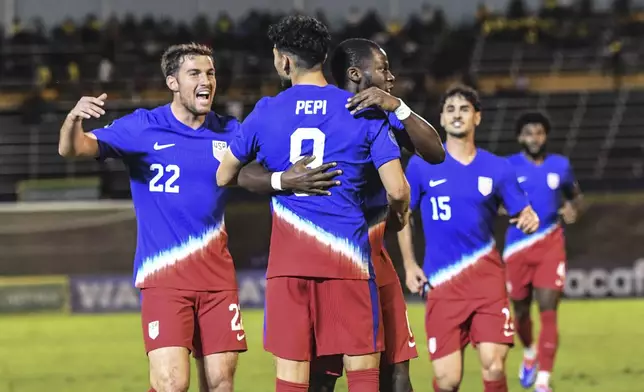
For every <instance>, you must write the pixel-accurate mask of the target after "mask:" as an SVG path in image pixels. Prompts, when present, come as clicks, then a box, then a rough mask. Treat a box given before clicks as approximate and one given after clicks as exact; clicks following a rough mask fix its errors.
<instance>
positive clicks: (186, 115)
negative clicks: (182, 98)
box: [170, 101, 206, 129]
mask: <svg viewBox="0 0 644 392" xmlns="http://www.w3.org/2000/svg"><path fill="white" fill-rule="evenodd" d="M170 111H171V112H172V115H173V116H174V118H176V119H177V121H179V122H180V123H182V124H183V125H185V126H188V127H190V128H192V129H197V128H199V127H201V126H202V125H203V123H204V121H206V115H201V116H195V115H194V114H193V113H191V112H190V111H188V110H187V109H186V108H185V107H184V106H183V105H182V104H181V103H179V102H177V101H172V103H171V104H170Z"/></svg>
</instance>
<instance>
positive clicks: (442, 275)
mask: <svg viewBox="0 0 644 392" xmlns="http://www.w3.org/2000/svg"><path fill="white" fill-rule="evenodd" d="M495 245H496V243H495V242H494V240H492V241H491V242H489V243H488V244H487V245H485V247H484V248H482V249H480V250H477V251H475V252H474V253H472V254H470V255H464V256H463V257H461V259H460V260H458V261H456V262H455V263H453V264H452V265H450V266H448V267H445V268H443V269H440V270H438V271H436V272H435V273H434V274H432V275H431V276H429V277H428V279H429V283H430V284H431V285H432V287H438V286H439V285H441V284H444V283H446V282H448V281H450V280H452V279H453V278H455V277H456V276H457V275H458V274H460V273H461V272H463V271H464V270H465V269H466V268H467V267H470V266H472V265H474V264H476V262H478V261H479V260H480V259H481V258H483V256H485V255H487V254H489V253H490V252H491V251H493V250H494V247H495Z"/></svg>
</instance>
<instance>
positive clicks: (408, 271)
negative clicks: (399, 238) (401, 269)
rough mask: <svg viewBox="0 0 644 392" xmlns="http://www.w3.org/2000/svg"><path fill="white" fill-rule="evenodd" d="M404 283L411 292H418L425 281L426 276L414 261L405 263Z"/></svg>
mask: <svg viewBox="0 0 644 392" xmlns="http://www.w3.org/2000/svg"><path fill="white" fill-rule="evenodd" d="M405 283H406V284H407V288H408V289H409V291H411V292H412V293H413V294H417V293H420V290H421V289H422V288H423V285H424V284H425V283H427V277H426V276H425V273H424V272H423V269H422V268H420V267H419V266H418V263H416V261H409V262H406V263H405Z"/></svg>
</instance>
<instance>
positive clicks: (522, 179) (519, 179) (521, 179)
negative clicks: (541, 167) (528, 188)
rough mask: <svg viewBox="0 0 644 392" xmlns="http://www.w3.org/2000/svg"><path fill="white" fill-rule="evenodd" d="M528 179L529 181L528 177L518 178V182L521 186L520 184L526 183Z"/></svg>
mask: <svg viewBox="0 0 644 392" xmlns="http://www.w3.org/2000/svg"><path fill="white" fill-rule="evenodd" d="M527 179H528V177H526V176H521V177H519V178H517V181H519V184H520V183H522V182H525V181H526V180H527Z"/></svg>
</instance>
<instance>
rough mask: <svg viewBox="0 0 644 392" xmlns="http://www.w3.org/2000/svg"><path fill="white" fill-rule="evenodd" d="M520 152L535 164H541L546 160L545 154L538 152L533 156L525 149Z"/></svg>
mask: <svg viewBox="0 0 644 392" xmlns="http://www.w3.org/2000/svg"><path fill="white" fill-rule="evenodd" d="M521 153H522V154H523V156H524V157H525V158H526V159H527V160H529V161H530V162H532V163H534V164H535V165H541V164H542V163H543V162H544V161H545V160H546V154H539V155H536V156H533V155H530V154H528V153H527V152H525V151H522V152H521Z"/></svg>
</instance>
